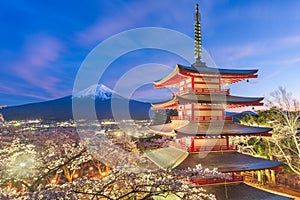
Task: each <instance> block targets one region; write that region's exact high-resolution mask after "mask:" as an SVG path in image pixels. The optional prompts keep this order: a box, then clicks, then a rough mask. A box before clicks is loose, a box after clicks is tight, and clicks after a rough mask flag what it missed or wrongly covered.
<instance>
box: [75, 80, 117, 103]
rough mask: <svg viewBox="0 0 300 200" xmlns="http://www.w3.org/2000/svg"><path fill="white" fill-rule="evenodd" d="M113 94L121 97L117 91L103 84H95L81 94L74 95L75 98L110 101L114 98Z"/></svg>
mask: <svg viewBox="0 0 300 200" xmlns="http://www.w3.org/2000/svg"><path fill="white" fill-rule="evenodd" d="M113 94H115V95H116V96H120V95H118V94H117V93H116V92H115V91H113V90H112V89H110V88H109V87H107V86H105V85H103V84H94V85H91V86H90V87H88V88H86V89H84V90H82V91H80V92H77V93H76V94H73V97H76V98H92V99H97V100H108V99H111V98H112V95H113Z"/></svg>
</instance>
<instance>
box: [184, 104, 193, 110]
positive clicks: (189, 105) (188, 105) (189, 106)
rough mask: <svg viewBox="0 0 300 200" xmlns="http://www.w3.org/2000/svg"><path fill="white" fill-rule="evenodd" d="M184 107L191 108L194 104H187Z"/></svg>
mask: <svg viewBox="0 0 300 200" xmlns="http://www.w3.org/2000/svg"><path fill="white" fill-rule="evenodd" d="M184 108H185V109H191V108H192V105H191V104H186V105H185V106H184Z"/></svg>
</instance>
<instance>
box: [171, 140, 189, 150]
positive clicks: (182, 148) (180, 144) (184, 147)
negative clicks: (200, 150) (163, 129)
mask: <svg viewBox="0 0 300 200" xmlns="http://www.w3.org/2000/svg"><path fill="white" fill-rule="evenodd" d="M168 145H169V146H172V147H176V148H178V149H181V150H184V151H189V148H188V146H186V145H184V144H182V143H177V142H175V141H169V142H168Z"/></svg>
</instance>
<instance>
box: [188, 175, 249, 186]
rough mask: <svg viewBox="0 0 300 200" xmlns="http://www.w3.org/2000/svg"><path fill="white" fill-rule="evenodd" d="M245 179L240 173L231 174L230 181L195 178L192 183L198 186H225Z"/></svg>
mask: <svg viewBox="0 0 300 200" xmlns="http://www.w3.org/2000/svg"><path fill="white" fill-rule="evenodd" d="M242 181H244V177H243V176H242V175H240V174H238V173H231V176H230V178H229V179H223V178H195V179H193V180H191V182H193V183H195V184H197V185H209V184H218V183H220V184H223V183H233V182H242Z"/></svg>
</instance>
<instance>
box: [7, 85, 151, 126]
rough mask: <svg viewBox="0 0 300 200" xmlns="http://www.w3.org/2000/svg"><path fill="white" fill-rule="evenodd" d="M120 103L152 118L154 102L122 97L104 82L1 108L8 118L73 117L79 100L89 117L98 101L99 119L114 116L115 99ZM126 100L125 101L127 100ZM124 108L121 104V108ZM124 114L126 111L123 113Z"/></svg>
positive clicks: (132, 112) (139, 115) (134, 114)
mask: <svg viewBox="0 0 300 200" xmlns="http://www.w3.org/2000/svg"><path fill="white" fill-rule="evenodd" d="M113 100H114V102H115V104H114V105H117V106H121V105H127V107H128V108H125V109H127V110H129V112H130V116H131V117H132V119H149V110H150V107H151V104H150V103H145V102H141V101H136V100H133V99H127V98H125V97H122V96H121V95H120V94H118V93H117V92H115V91H113V90H112V89H110V88H108V87H107V86H105V85H103V84H99V85H98V84H95V85H91V86H90V87H88V88H86V89H84V90H81V91H79V92H77V93H75V94H73V95H69V96H66V97H62V98H59V99H55V100H50V101H44V102H39V103H30V104H25V105H20V106H11V107H6V108H3V109H2V110H1V113H2V114H3V116H4V118H5V120H26V119H53V120H68V119H73V108H72V103H74V102H76V105H77V106H78V107H77V109H79V110H80V113H81V116H82V118H86V119H89V116H90V114H89V109H88V105H91V102H94V103H95V104H94V106H95V111H96V114H97V117H98V119H113V118H114V116H113V114H112V101H113ZM124 102H125V103H124ZM122 109H124V108H123V107H120V109H119V110H122ZM120 114H122V112H121V113H120Z"/></svg>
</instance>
